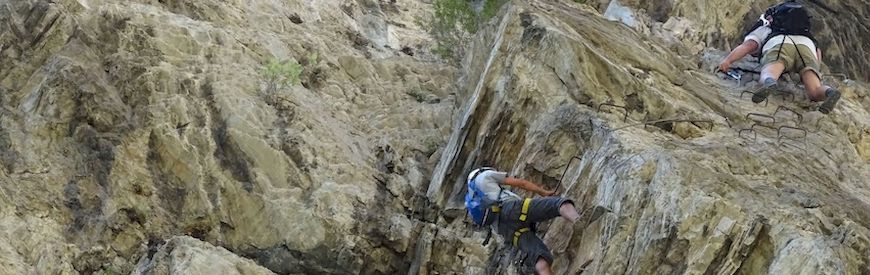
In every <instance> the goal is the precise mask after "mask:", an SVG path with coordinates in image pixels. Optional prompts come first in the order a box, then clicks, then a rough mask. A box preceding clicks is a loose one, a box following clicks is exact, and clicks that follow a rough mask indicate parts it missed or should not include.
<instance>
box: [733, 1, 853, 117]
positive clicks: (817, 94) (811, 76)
mask: <svg viewBox="0 0 870 275" xmlns="http://www.w3.org/2000/svg"><path fill="white" fill-rule="evenodd" d="M762 41H764V42H763V43H762ZM815 41H816V40H815V38H813V36H812V34H811V33H810V17H809V14H808V13H807V10H806V8H804V7H803V6H802V5H801V4H799V3H797V2H795V0H788V1H786V2H783V3H781V4H778V5H775V6H772V7H770V8H768V9H767V10H766V11H765V12H764V14H762V15H761V17H760V18H759V23H758V24H756V27H755V29H754V30H752V31H751V32H750V33H749V34H748V35H746V38H744V40H743V44H741V45H740V46H738V47H737V48H734V50H733V51H731V53H730V54H728V56H727V57H725V59H724V60H722V62H721V63H720V64H719V69H720V70H722V71H727V70H728V69H729V67H730V66H731V63H733V62H734V61H736V60H739V59H741V58H743V57H744V56H746V55H747V54H749V53H752V52H755V51H757V50H758V49H759V47H760V48H761V49H762V50H761V52H762V58H761V64H762V65H763V66H764V67H763V68H762V70H761V80H760V81H761V84H762V87H761V89H760V90H759V91H757V92H755V94H754V95H753V96H752V102H755V103H760V102H762V101H764V100H765V99H767V96H768V95H770V93H771V92H772V91H776V90H780V89H781V88H780V86H779V83H778V82H777V80H778V79H779V77H780V76H781V75H782V74H783V73H784V72H797V73H799V74H800V76H801V80H802V82H803V84H804V88H805V89H806V93H807V97H808V98H809V99H810V100H812V101H824V102H823V103H822V104H821V105H820V106H819V112H822V113H823V114H828V113H830V112H831V111H832V110H833V109H834V107H835V106H836V105H837V101H839V100H840V92H839V91H837V89H835V88H832V87H828V86H823V85H822V83H821V82H822V81H821V72H820V66H819V64H820V63H821V60H822V52H821V50H820V49H818V48H816V43H815ZM786 45H789V46H786Z"/></svg>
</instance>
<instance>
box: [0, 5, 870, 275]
mask: <svg viewBox="0 0 870 275" xmlns="http://www.w3.org/2000/svg"><path fill="white" fill-rule="evenodd" d="M432 2H433V1H430V0H421V1H412V0H407V1H405V0H398V1H393V0H389V1H387V0H382V1H375V0H356V1H339V0H316V1H308V0H306V1H302V0H299V1H297V0H289V1H288V0H285V1H272V0H268V1H218V0H182V1H153V0H139V1H120V0H54V1H44V0H18V1H4V2H0V25H2V26H3V28H0V267H2V270H3V273H10V274H118V273H125V274H126V273H134V274H217V273H230V274H232V273H233V272H235V273H237V274H269V273H270V272H271V273H277V274H405V273H407V274H501V273H507V274H516V273H525V272H527V270H523V269H522V268H520V269H516V266H515V265H513V264H512V263H513V262H515V261H516V260H518V259H521V258H522V256H523V255H522V254H515V253H513V252H511V251H512V250H511V249H510V246H509V245H505V244H504V239H502V238H501V237H499V236H494V239H493V240H492V241H491V242H490V244H489V245H487V246H483V245H482V244H481V243H482V241H483V239H484V237H485V236H486V234H485V231H481V230H474V229H473V228H472V226H470V225H469V223H468V219H465V218H464V214H463V213H464V210H463V208H462V207H463V206H462V201H461V199H462V196H463V195H464V188H465V186H464V183H465V180H466V179H465V175H467V173H468V172H469V171H470V170H471V169H473V168H474V167H475V166H479V165H483V164H487V165H492V166H495V167H498V168H500V169H503V170H507V171H510V173H511V174H512V175H514V176H518V177H523V178H528V179H530V180H532V181H535V182H539V183H542V184H544V185H545V186H546V187H547V188H550V189H558V190H560V194H563V195H565V196H568V197H571V198H573V199H574V200H575V201H576V202H577V205H578V207H579V208H580V209H581V210H584V219H582V220H581V222H579V223H577V224H567V223H565V222H564V221H563V220H559V219H557V220H555V221H553V222H551V223H545V224H541V225H539V227H538V234H541V235H542V236H544V239H545V241H546V242H547V243H548V245H549V246H550V247H551V248H552V249H553V252H554V254H555V255H556V262H555V265H554V267H555V268H556V271H558V272H559V273H560V274H662V273H681V274H701V273H703V274H707V273H710V274H714V273H715V274H864V273H870V268H868V265H870V230H868V227H870V193H868V190H870V186H868V181H867V179H868V178H870V138H868V136H870V127H868V126H870V98H868V96H867V95H868V92H867V89H868V86H867V84H866V83H864V82H861V81H847V82H836V81H835V82H831V83H832V84H835V85H837V86H838V87H840V90H841V91H843V94H844V96H843V100H842V101H841V103H840V105H839V106H838V107H837V109H836V110H835V111H834V112H833V113H832V114H831V115H828V116H823V115H820V114H819V113H818V112H816V111H815V109H814V108H815V106H814V105H813V104H810V103H807V101H806V99H805V97H803V96H802V95H800V94H798V95H796V96H794V100H791V97H789V96H780V95H776V96H773V97H771V99H770V102H769V105H754V104H751V103H750V101H749V100H748V99H747V98H746V97H745V96H744V97H743V98H741V91H742V89H743V88H738V87H735V85H734V83H733V82H731V81H725V80H721V79H718V78H717V77H716V76H714V75H712V74H710V73H709V72H707V71H706V70H705V68H706V67H709V66H711V65H712V62H715V61H716V59H717V56H716V55H718V56H719V57H721V54H722V53H721V52H717V51H714V50H711V49H710V47H718V48H723V47H724V46H725V44H729V43H725V42H726V40H729V39H732V38H735V37H736V35H737V33H738V32H740V31H739V30H737V29H738V27H737V26H738V25H739V22H740V20H743V19H745V18H748V17H749V16H750V15H751V14H753V13H757V12H758V10H757V9H760V8H761V7H762V6H763V4H765V3H760V2H759V3H754V4H751V5H749V6H746V7H745V8H742V9H735V10H734V12H735V15H734V16H733V20H734V21H731V20H732V17H727V18H728V19H727V20H725V19H724V18H726V17H720V16H710V15H709V14H705V13H697V12H696V13H691V11H693V10H714V9H715V12H716V13H717V14H718V13H722V12H726V11H725V9H724V7H732V6H737V5H738V1H725V0H723V1H688V0H686V1H650V4H647V3H646V2H643V1H624V2H620V3H619V4H618V5H616V4H614V5H610V4H611V3H612V2H610V1H586V2H587V3H586V4H581V3H577V2H576V1H567V0H565V1H549V0H548V1H538V0H531V1H512V2H510V3H508V4H506V5H505V6H504V7H503V8H502V9H501V11H500V13H499V15H498V16H496V17H495V18H494V19H493V20H492V21H490V22H489V23H487V24H485V26H484V28H483V29H482V30H481V31H480V32H479V33H478V34H477V35H476V36H475V40H474V41H472V42H471V43H469V44H470V45H471V46H470V48H468V49H467V50H466V51H464V52H466V53H467V56H465V57H464V59H463V61H462V63H461V64H457V65H456V66H454V65H450V64H447V63H445V62H444V61H441V60H440V59H438V58H437V57H436V56H435V55H433V54H432V53H431V47H432V45H435V44H436V43H435V41H433V38H432V37H430V36H429V35H428V34H427V31H426V29H427V28H428V26H425V25H421V24H420V23H421V22H426V19H427V18H429V17H430V16H431V12H432V9H433V7H432ZM580 2H583V1H580ZM475 3H478V4H480V5H483V4H484V2H481V1H477V2H475ZM705 3H706V4H705ZM653 4H659V5H653ZM609 5H610V6H612V7H614V8H613V10H611V12H610V13H609V14H606V13H607V12H606V11H605V9H606V8H607V7H608V6H609ZM740 5H743V4H740ZM829 5H830V6H831V7H833V8H835V9H838V10H839V11H841V12H842V14H841V15H842V16H843V17H836V18H831V19H830V20H829V19H827V18H828V17H825V18H826V19H825V20H824V22H825V23H824V24H823V25H822V26H825V28H830V29H835V28H836V29H842V30H843V32H845V33H848V34H849V35H850V36H855V37H859V36H860V37H866V35H862V34H866V31H867V30H866V27H864V26H863V25H861V24H852V25H847V23H846V22H847V20H853V22H865V21H862V20H860V18H866V15H864V13H862V12H864V11H863V10H862V9H860V8H855V7H859V6H855V5H854V4H852V3H851V2H847V1H845V0H844V1H840V2H833V3H831V4H829ZM850 7H851V8H850ZM861 7H863V6H861ZM642 8H645V9H644V10H642ZM653 8H655V9H653ZM606 17H611V18H616V19H619V21H611V20H608V19H607V18H606ZM741 18H743V19H741ZM850 18H851V19H850ZM629 19H631V20H629ZM626 24H629V25H632V26H627V25H626ZM725 25H727V26H730V27H728V28H721V26H725ZM820 39H822V41H836V42H835V43H834V45H836V46H835V47H832V50H830V51H829V58H828V59H826V60H828V61H829V62H830V64H831V68H832V69H843V70H852V71H853V72H861V70H859V68H863V67H862V66H866V64H867V61H866V58H865V57H863V56H864V55H862V56H861V57H856V58H851V57H849V56H847V55H844V54H840V53H838V52H837V51H836V50H833V49H835V48H836V47H840V49H841V50H842V51H841V53H842V52H846V51H850V52H861V51H860V49H862V48H861V47H862V46H861V45H864V47H866V45H865V44H855V43H858V42H855V41H860V40H859V39H857V38H855V39H851V40H848V39H844V40H838V39H835V38H832V37H825V36H822V37H820ZM825 39H828V40H825ZM701 54H705V55H706V56H705V57H704V58H701ZM862 58H864V59H862ZM293 60H295V61H293ZM862 60H863V61H862ZM285 61H287V62H290V63H285V64H295V63H294V62H298V65H299V67H295V69H293V68H294V67H292V66H291V67H289V68H291V69H287V68H288V67H285V68H284V69H277V70H279V71H278V74H279V76H280V77H288V79H291V80H293V79H295V78H297V77H298V83H294V82H295V81H286V82H284V81H277V80H276V79H269V78H268V77H267V75H268V74H269V73H274V72H275V71H274V70H276V69H275V68H274V67H270V64H278V63H279V62H285ZM862 62H863V63H862ZM862 64H863V65H862ZM296 74H298V75H296ZM851 78H856V79H859V80H862V79H863V80H866V79H865V78H861V76H860V75H858V76H857V77H855V75H854V74H853V75H851ZM603 103H607V104H603ZM602 104H603V105H602ZM780 107H783V108H787V109H782V108H780ZM751 112H753V113H760V114H762V115H769V116H770V117H768V116H759V115H750V116H749V117H747V114H749V113H751ZM756 121H758V122H757V123H756ZM754 124H758V125H755V126H753V125H754ZM783 126H787V127H785V128H783ZM771 127H772V128H771ZM788 127H793V128H788ZM795 128H796V129H795ZM743 129H750V130H743ZM800 129H806V132H803V131H801V130H800ZM777 130H779V132H777ZM804 136H805V137H806V138H805V139H804Z"/></svg>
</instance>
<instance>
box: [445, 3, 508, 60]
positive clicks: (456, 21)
mask: <svg viewBox="0 0 870 275" xmlns="http://www.w3.org/2000/svg"><path fill="white" fill-rule="evenodd" d="M506 2H507V0H485V2H484V3H483V6H482V7H481V8H480V10H479V11H476V10H475V8H474V7H473V6H472V4H471V3H470V2H469V1H467V0H435V3H434V4H433V5H434V7H435V18H434V20H433V22H432V24H431V29H430V32H431V33H432V35H433V36H434V37H435V39H436V45H435V47H433V52H434V53H435V54H437V55H439V56H441V57H442V58H444V59H455V58H457V57H458V55H459V49H460V48H461V47H463V46H464V43H463V42H464V41H465V40H466V39H467V37H468V36H469V35H471V34H474V33H476V32H477V31H478V30H480V28H481V26H482V25H483V23H484V22H486V21H488V20H489V19H491V18H492V17H494V16H495V15H496V14H497V13H498V11H499V9H500V8H501V6H502V5H504V3H506Z"/></svg>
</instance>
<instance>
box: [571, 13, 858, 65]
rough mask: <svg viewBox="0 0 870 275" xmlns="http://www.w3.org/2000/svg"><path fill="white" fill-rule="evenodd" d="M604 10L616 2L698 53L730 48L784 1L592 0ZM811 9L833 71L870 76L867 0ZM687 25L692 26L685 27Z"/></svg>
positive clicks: (648, 27) (645, 27) (650, 28)
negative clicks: (770, 10)
mask: <svg viewBox="0 0 870 275" xmlns="http://www.w3.org/2000/svg"><path fill="white" fill-rule="evenodd" d="M588 2H590V4H593V5H594V6H595V7H596V8H597V9H598V10H599V11H601V12H602V13H604V12H605V11H607V10H608V8H609V7H612V6H620V7H629V9H626V11H624V12H623V13H625V14H630V15H631V16H632V17H635V18H637V19H635V20H633V21H635V22H637V23H636V24H633V25H632V26H633V27H634V28H635V29H637V30H640V31H647V32H653V33H657V34H659V36H661V37H662V38H665V39H668V38H669V37H673V38H676V39H679V40H681V42H684V43H685V46H686V47H687V48H688V49H689V50H691V51H693V53H698V51H700V50H701V49H703V48H706V47H714V48H720V49H728V50H730V49H731V48H732V47H735V46H736V45H739V44H740V43H741V42H742V41H743V35H744V34H745V33H746V32H748V31H750V29H749V28H750V27H751V26H752V24H754V23H755V21H756V20H758V17H759V16H760V15H761V14H762V13H763V12H764V10H765V9H767V8H768V7H770V6H772V5H775V4H777V3H781V2H783V1H778V0H767V1H739V0H720V1H695V0H662V1H644V0H600V1H588ZM798 2H800V3H802V4H803V5H804V6H806V7H807V9H808V10H809V12H810V16H811V17H812V19H811V23H812V32H813V35H814V36H815V38H816V39H817V40H818V46H819V48H820V49H821V50H822V55H823V59H824V63H825V65H826V66H828V67H829V68H830V71H831V72H834V73H838V74H845V75H846V76H848V77H849V78H851V79H860V80H863V81H870V74H867V73H866V68H867V67H868V66H870V54H868V45H870V25H868V24H867V22H870V10H868V5H867V2H866V1H863V0H835V1H798ZM687 28H689V29H691V30H692V31H688V32H687V31H685V30H686V29H687Z"/></svg>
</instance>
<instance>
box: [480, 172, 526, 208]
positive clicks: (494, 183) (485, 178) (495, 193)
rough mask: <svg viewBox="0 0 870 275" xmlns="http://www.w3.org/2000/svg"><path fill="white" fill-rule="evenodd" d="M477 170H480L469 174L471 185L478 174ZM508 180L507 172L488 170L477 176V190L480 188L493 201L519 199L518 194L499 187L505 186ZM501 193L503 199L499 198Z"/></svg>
mask: <svg viewBox="0 0 870 275" xmlns="http://www.w3.org/2000/svg"><path fill="white" fill-rule="evenodd" d="M477 170H480V169H474V170H473V171H471V173H470V174H468V181H469V183H470V182H471V180H472V178H471V177H472V176H474V174H475V173H477ZM506 178H507V173H506V172H499V171H496V170H486V171H483V172H480V174H478V175H477V178H476V179H475V183H476V184H477V188H480V190H481V191H483V193H484V194H486V197H487V198H489V199H491V200H497V201H504V200H507V199H511V198H519V196H517V194H514V193H513V192H511V191H509V190H507V189H502V188H500V187H499V185H501V184H504V180H505V179H506ZM499 192H500V193H501V197H499Z"/></svg>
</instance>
